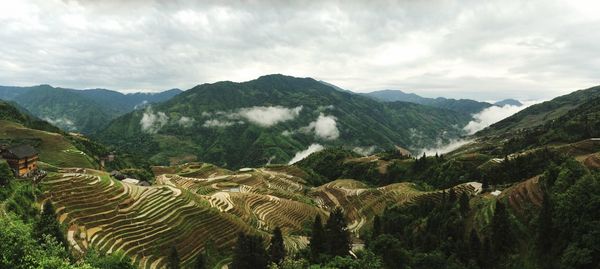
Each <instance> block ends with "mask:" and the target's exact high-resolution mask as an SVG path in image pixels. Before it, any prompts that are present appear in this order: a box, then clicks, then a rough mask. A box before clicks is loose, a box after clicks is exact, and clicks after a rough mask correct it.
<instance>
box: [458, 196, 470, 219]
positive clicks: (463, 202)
mask: <svg viewBox="0 0 600 269" xmlns="http://www.w3.org/2000/svg"><path fill="white" fill-rule="evenodd" d="M458 205H459V206H460V213H461V215H462V216H463V217H466V216H467V215H468V214H469V211H470V210H471V208H470V205H469V196H468V195H467V193H466V192H463V193H462V194H461V195H460V200H459V202H458Z"/></svg>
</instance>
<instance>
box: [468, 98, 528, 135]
mask: <svg viewBox="0 0 600 269" xmlns="http://www.w3.org/2000/svg"><path fill="white" fill-rule="evenodd" d="M521 103H523V105H522V106H509V105H507V106H503V107H499V106H491V107H488V108H486V109H484V110H482V111H481V112H479V113H477V114H474V115H473V120H472V121H470V122H469V123H468V124H467V125H466V126H465V127H464V128H463V130H465V132H467V133H468V134H474V133H476V132H478V131H481V130H483V129H484V128H486V127H488V126H490V125H492V124H494V123H496V122H499V121H501V120H503V119H505V118H508V117H510V116H512V115H513V114H515V113H517V112H519V111H521V110H523V109H525V108H527V107H529V106H531V105H533V104H536V103H539V101H527V102H521Z"/></svg>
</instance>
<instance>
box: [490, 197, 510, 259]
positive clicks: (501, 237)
mask: <svg viewBox="0 0 600 269" xmlns="http://www.w3.org/2000/svg"><path fill="white" fill-rule="evenodd" d="M512 243H513V238H512V231H511V229H510V220H509V219H508V212H507V210H506V207H505V206H504V204H503V203H502V202H501V201H496V210H495V211H494V216H493V217H492V248H493V249H492V250H493V251H494V255H501V254H504V253H506V252H507V251H508V250H510V247H511V246H512Z"/></svg>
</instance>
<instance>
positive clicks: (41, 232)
mask: <svg viewBox="0 0 600 269" xmlns="http://www.w3.org/2000/svg"><path fill="white" fill-rule="evenodd" d="M42 207H43V209H42V214H41V215H40V217H39V218H38V219H37V220H36V222H35V224H34V236H35V238H36V239H37V241H38V242H40V243H43V242H44V236H45V235H48V236H51V237H53V238H54V239H56V242H58V243H60V244H61V245H62V246H63V247H64V248H65V249H68V247H69V245H68V244H67V240H66V239H65V235H64V234H63V231H62V229H61V227H60V223H58V220H57V219H56V210H55V209H54V205H53V204H52V202H50V200H46V202H44V205H43V206H42Z"/></svg>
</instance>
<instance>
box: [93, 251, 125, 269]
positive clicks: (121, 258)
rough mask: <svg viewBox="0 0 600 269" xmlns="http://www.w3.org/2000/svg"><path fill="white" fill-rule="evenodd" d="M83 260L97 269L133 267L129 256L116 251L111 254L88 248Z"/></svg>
mask: <svg viewBox="0 0 600 269" xmlns="http://www.w3.org/2000/svg"><path fill="white" fill-rule="evenodd" d="M85 262H86V263H87V264H89V265H91V266H93V267H95V268H99V269H135V268H136V267H135V266H133V264H132V261H131V258H129V257H128V256H127V255H125V254H124V253H123V252H120V251H117V252H113V253H111V254H106V253H99V252H98V251H97V250H96V249H93V248H92V249H88V250H87V253H86V255H85Z"/></svg>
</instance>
